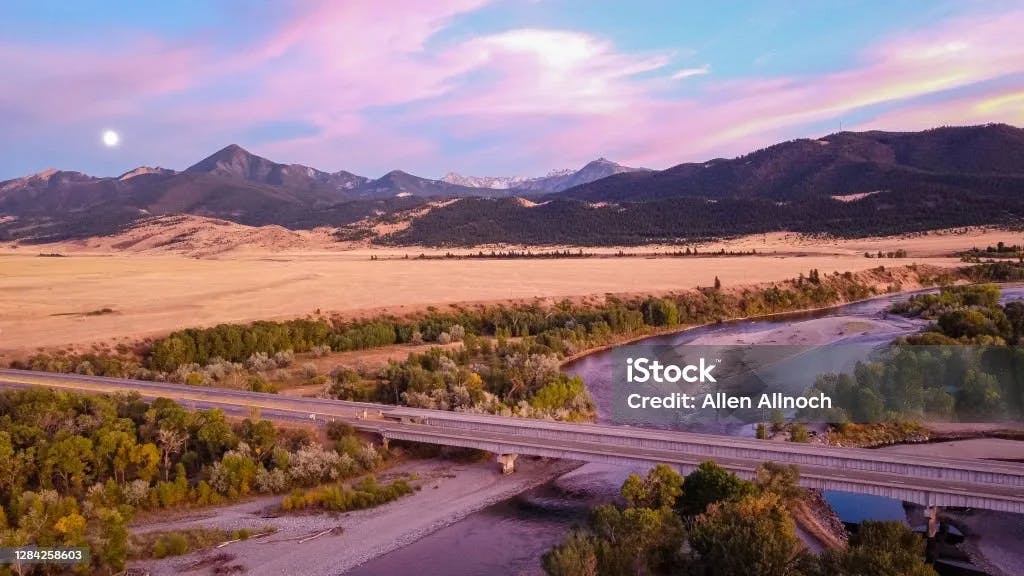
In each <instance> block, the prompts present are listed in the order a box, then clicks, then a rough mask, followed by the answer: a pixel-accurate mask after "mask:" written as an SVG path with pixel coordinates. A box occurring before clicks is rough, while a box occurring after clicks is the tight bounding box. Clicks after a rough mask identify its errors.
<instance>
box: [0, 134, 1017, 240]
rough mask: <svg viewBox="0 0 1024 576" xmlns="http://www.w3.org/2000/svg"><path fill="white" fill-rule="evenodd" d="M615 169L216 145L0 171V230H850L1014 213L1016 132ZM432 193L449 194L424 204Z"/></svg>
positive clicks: (494, 233) (793, 145)
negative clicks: (221, 226)
mask: <svg viewBox="0 0 1024 576" xmlns="http://www.w3.org/2000/svg"><path fill="white" fill-rule="evenodd" d="M624 168H626V167H622V166H621V165H618V164H615V163H614V162H611V161H609V160H606V159H604V158H599V159H597V160H594V161H592V162H590V163H588V164H587V165H585V166H584V167H583V168H581V169H580V170H578V171H575V172H572V173H571V174H569V173H566V174H555V175H554V176H549V177H554V178H564V179H565V180H564V181H563V183H570V182H572V181H573V179H576V181H579V180H587V179H590V178H593V177H596V179H593V180H590V181H587V182H582V183H578V184H574V185H571V186H570V187H567V188H565V189H564V190H561V191H557V192H543V191H535V190H530V189H529V188H527V187H525V186H524V187H521V188H511V189H492V188H479V187H472V186H462V185H459V184H455V183H451V182H446V181H444V180H443V179H442V180H433V179H429V178H422V177H419V176H415V175H413V174H409V173H407V172H403V171H401V170H393V171H391V172H388V173H387V174H385V175H383V176H381V177H380V178H377V179H372V180H371V179H369V178H365V177H362V176H357V175H355V174H352V173H349V172H345V171H338V172H333V173H329V172H324V171H321V170H317V169H315V168H311V167H309V166H305V165H302V164H282V163H277V162H273V161H271V160H268V159H266V158H263V157H260V156H257V155H255V154H252V153H250V152H248V151H246V150H245V149H244V148H242V147H240V146H238V145H229V146H226V147H224V148H222V149H220V150H218V151H217V152H215V153H214V154H212V155H210V156H207V157H206V158H203V159H202V160H200V161H199V162H197V163H195V164H193V165H192V166H190V167H189V168H187V169H186V170H184V171H181V172H177V171H174V170H169V169H165V168H154V167H138V168H136V169H133V170H130V171H128V172H125V173H124V174H121V175H120V176H116V177H95V176H90V175H88V174H83V173H81V172H75V171H70V170H58V169H47V170H44V171H42V172H39V173H36V174H32V175H29V176H25V177H22V178H16V179H11V180H7V181H3V182H0V240H21V241H25V242H46V241H51V240H54V239H66V238H82V237H88V236H95V235H104V234H111V233H114V232H116V231H118V230H121V229H123V228H124V227H125V226H130V225H131V224H132V223H133V222H136V221H138V220H140V219H142V218H148V217H152V216H160V215H173V214H192V215H196V216H202V217H208V218H220V219H224V220H230V221H232V222H236V223H239V224H243V225H247V226H263V225H268V224H276V225H280V226H284V227H287V228H290V229H293V230H297V229H310V228H313V227H318V226H328V227H345V226H349V225H353V224H354V223H356V222H361V221H365V220H367V219H370V220H372V219H380V220H382V221H387V220H388V219H393V218H397V217H401V216H399V215H400V214H402V213H408V214H414V216H412V217H411V221H410V223H409V225H408V226H403V227H402V228H401V230H396V231H393V232H391V235H390V236H388V237H380V238H376V241H378V242H385V243H407V244H430V245H446V246H456V245H459V246H461V245H473V244H476V243H503V242H515V243H530V242H531V238H532V241H533V242H536V243H547V242H555V243H567V244H572V243H581V244H601V243H619V244H622V243H636V242H645V241H658V242H676V241H682V240H683V239H687V238H703V237H707V236H709V235H716V236H729V235H735V234H740V233H751V232H766V231H775V230H780V229H782V227H785V228H787V229H790V230H793V231H803V232H810V233H830V234H835V235H840V236H842V235H847V236H849V235H871V234H875V233H883V232H884V233H887V234H889V233H899V232H900V231H916V230H923V229H930V228H932V227H954V226H968V225H983V224H996V223H999V224H1006V223H1009V224H1011V225H1013V224H1014V223H1016V225H1020V222H1021V221H1024V130H1022V129H1020V128H1016V127H1013V126H1009V125H1005V124H990V125H981V126H965V127H941V128H935V129H931V130H925V131H921V132H884V131H868V132H839V133H835V134H830V135H828V136H823V137H821V138H802V139H797V140H791V141H788V142H782V143H778V144H775V145H772V146H768V147H765V148H763V149H760V150H756V151H753V152H750V153H749V154H744V155H742V156H738V157H736V158H732V159H723V158H718V159H712V160H707V161H705V162H687V163H683V164H678V165H676V166H672V167H670V168H667V169H665V170H645V169H629V170H628V171H623V170H620V171H618V172H615V171H616V170H618V169H624ZM609 171H611V172H613V173H611V174H608V175H606V176H603V177H601V176H600V175H601V174H604V173H607V172H609ZM542 178H543V177H542ZM514 196H526V197H529V198H530V199H532V200H534V201H535V202H539V204H534V203H531V202H524V201H521V200H519V199H516V198H513V197H514ZM431 198H456V200H455V201H452V202H442V203H437V204H435V205H430V206H428V202H429V199H431ZM424 206H427V207H426V208H424V209H422V210H419V209H417V208H420V207H424ZM413 209H417V210H413ZM702 214H704V215H706V216H702ZM383 228H386V227H382V229H383Z"/></svg>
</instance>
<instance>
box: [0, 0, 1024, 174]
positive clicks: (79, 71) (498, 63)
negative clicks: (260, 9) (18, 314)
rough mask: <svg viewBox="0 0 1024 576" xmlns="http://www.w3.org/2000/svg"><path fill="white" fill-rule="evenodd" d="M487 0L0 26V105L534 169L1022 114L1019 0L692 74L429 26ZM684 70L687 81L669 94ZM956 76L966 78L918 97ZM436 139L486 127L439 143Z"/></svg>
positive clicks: (32, 113) (37, 114) (564, 33)
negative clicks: (837, 64)
mask: <svg viewBox="0 0 1024 576" xmlns="http://www.w3.org/2000/svg"><path fill="white" fill-rule="evenodd" d="M486 1H487V0H455V1H450V2H443V1H438V2H420V1H418V0H395V1H394V2H386V3H385V2H373V1H369V0H351V1H346V2H332V1H326V0H324V1H320V2H316V3H298V4H296V5H295V6H294V9H293V11H292V12H291V13H289V14H287V15H285V16H284V17H283V19H282V21H281V24H280V25H279V26H277V27H276V28H275V29H273V30H271V31H270V32H269V33H268V34H266V35H265V36H264V37H262V38H257V39H255V40H254V41H252V42H251V43H250V44H248V45H247V46H245V47H244V49H241V50H237V49H235V50H232V51H231V52H230V53H228V52H226V50H225V49H224V48H223V47H220V46H218V45H217V44H216V43H215V42H213V37H211V36H199V37H192V38H187V39H185V40H181V41H177V42H172V41H168V40H161V39H156V38H140V37H131V38H119V39H112V41H111V42H110V43H108V44H107V47H104V46H101V45H99V44H97V45H96V46H94V47H90V48H89V49H80V48H77V47H76V48H71V49H69V48H60V47H57V46H43V47H38V46H31V47H30V46H21V45H15V44H10V43H4V42H2V41H0V71H3V74H4V77H5V82H6V85H5V89H4V90H3V91H0V109H4V110H5V111H9V112H10V113H11V114H13V115H15V116H17V117H18V118H19V122H18V124H20V125H21V126H22V129H24V130H27V129H31V128H37V127H39V126H43V127H46V128H48V129H51V130H57V131H59V130H60V129H61V128H62V127H64V126H68V125H73V124H75V123H81V122H101V121H104V120H106V119H109V118H117V119H120V120H122V121H124V122H127V123H130V122H137V123H141V124H145V125H147V126H150V127H152V126H154V125H157V121H159V123H160V124H159V125H160V126H161V129H166V135H165V136H164V137H162V138H161V139H160V142H157V143H154V144H153V146H155V147H158V148H161V149H163V150H164V151H166V150H172V149H174V150H180V149H182V148H187V149H188V151H189V154H192V153H193V152H195V150H194V148H195V147H196V145H197V144H196V141H197V140H202V142H203V145H205V143H206V141H207V140H210V139H224V138H227V137H228V136H226V135H231V134H239V133H244V131H245V129H247V128H249V127H252V126H254V125H260V124H264V123H267V122H278V121H289V122H298V123H304V124H307V125H309V126H311V127H313V128H314V129H315V132H316V133H315V134H314V135H307V136H301V137H296V138H292V139H289V140H285V141H279V142H275V143H270V144H263V145H260V146H259V147H254V148H256V151H258V152H261V153H264V154H266V155H269V156H272V157H275V158H280V159H281V160H283V161H297V162H303V163H310V164H313V165H316V166H318V167H322V168H324V169H341V168H347V169H359V168H360V167H361V166H374V167H380V168H381V169H383V167H384V166H388V167H404V166H407V165H409V164H412V165H416V166H434V169H433V171H434V172H436V173H438V174H439V173H440V172H442V171H444V170H446V169H447V168H448V167H451V166H456V165H457V166H460V167H466V169H470V170H471V169H473V166H474V165H477V164H489V163H491V160H490V159H491V158H493V156H494V155H495V154H496V153H501V154H504V155H507V156H511V157H514V158H515V159H516V162H517V163H518V164H521V165H522V166H523V167H524V168H529V169H530V170H534V171H535V170H544V169H546V168H548V167H559V166H565V165H570V166H571V165H578V164H581V163H582V162H585V161H587V160H589V159H592V158H594V157H596V156H600V155H604V156H609V157H612V158H614V159H616V160H619V161H624V162H629V163H632V164H638V165H647V166H651V167H665V166H669V165H672V164H675V163H678V162H681V161H684V160H699V159H702V158H706V157H708V156H712V155H732V154H736V153H741V152H745V151H748V150H750V149H752V148H756V147H760V146H763V145H765V144H769V143H772V142H774V141H777V140H780V139H786V138H790V137H794V136H800V135H807V132H808V131H809V130H812V129H814V128H813V127H815V126H819V125H821V124H822V123H824V122H829V121H831V120H838V119H840V118H843V117H844V116H846V115H852V114H853V113H857V114H858V116H860V117H863V116H864V115H865V114H868V115H869V114H870V113H871V110H872V109H873V107H878V108H885V109H886V110H891V109H893V108H896V111H883V112H878V113H877V114H876V118H875V119H874V120H873V121H871V122H867V123H865V125H871V126H876V127H880V128H900V129H905V128H924V127H928V126H932V125H935V124H953V123H977V122H987V121H1007V122H1016V123H1022V122H1024V116H1022V112H1021V107H1022V105H1024V99H1022V97H1021V90H1014V89H1012V88H1007V87H1005V86H1006V82H995V83H1002V84H1003V86H1004V87H1003V88H998V89H996V88H990V89H987V90H983V89H982V88H984V85H985V83H992V82H993V81H995V80H997V79H1002V78H1008V77H1013V75H1015V74H1024V38H1022V37H1021V35H1020V34H1019V32H1018V30H1020V29H1022V28H1024V11H1017V12H1011V13H1004V14H1001V15H999V16H998V17H987V16H976V17H965V18H957V19H954V20H950V21H948V22H945V23H943V24H941V25H938V26H936V27H934V28H932V29H928V30H918V31H911V32H906V33H901V34H898V35H894V36H892V37H890V38H888V39H883V40H882V41H880V42H877V43H875V44H873V45H871V46H868V47H865V48H864V50H863V51H862V53H861V54H860V57H859V59H858V60H857V61H856V63H855V64H854V65H851V66H849V67H848V68H846V69H844V70H839V71H835V72H831V73H825V74H818V75H813V76H806V77H797V76H792V77H772V76H762V77H752V78H744V79H730V80H719V79H715V78H714V77H713V76H702V75H703V74H704V73H706V72H707V71H709V70H710V69H711V68H712V67H713V66H714V58H713V54H702V55H700V57H701V58H702V60H703V59H705V58H706V59H707V61H709V62H710V63H709V64H705V65H702V66H692V65H691V66H688V67H687V66H680V63H679V62H677V60H679V59H680V58H682V57H686V58H689V59H692V58H693V57H695V56H696V54H694V53H682V52H679V51H675V52H673V51H649V52H629V51H624V50H622V49H620V48H618V47H616V46H615V45H614V44H613V43H612V42H611V41H610V40H608V39H605V38H602V37H600V36H597V35H594V34H590V33H587V32H583V31H578V30H556V29H542V28H520V29H510V30H504V31H500V32H497V33H492V34H486V35H477V36H475V37H474V36H470V37H458V38H456V39H446V38H445V37H444V36H443V35H441V34H440V33H441V32H442V31H445V30H446V29H447V28H448V27H449V26H451V25H452V23H453V22H455V21H456V19H457V18H459V17H460V16H462V15H465V14H467V13H470V12H473V11H475V10H478V9H479V8H481V7H482V6H483V5H484V4H485V3H486ZM691 64H693V62H691ZM715 69H716V70H718V68H715ZM697 76H702V77H701V78H700V79H698V78H696V77H697ZM684 78H685V79H686V80H685V81H683V79H684ZM695 81H696V82H699V84H697V85H696V86H698V88H694V90H696V91H693V90H691V91H690V92H687V93H686V96H680V95H678V94H679V92H678V91H679V90H680V86H683V85H685V86H691V87H692V86H693V84H691V83H693V82H695ZM236 84H237V86H239V88H233V87H234V86H236ZM968 90H969V91H971V92H973V93H974V94H975V95H974V96H971V97H967V96H962V95H961V96H959V97H946V98H944V99H943V100H942V101H941V102H938V103H935V102H932V103H922V100H925V99H927V100H934V99H935V98H936V95H942V94H943V93H950V92H953V93H955V92H958V91H968ZM211 94H216V96H211ZM382 109H383V110H386V113H384V112H379V110H382ZM375 111H378V112H375ZM435 131H441V134H438V133H437V132H435ZM197 135H202V136H201V137H197ZM439 136H443V137H444V138H441V137H439ZM446 138H458V139H466V140H472V141H476V140H480V141H484V142H487V144H483V145H481V147H480V148H479V149H478V150H476V151H474V152H470V153H469V154H468V155H466V156H462V157H459V158H457V159H452V158H449V157H445V154H446V150H445V149H444V148H443V146H442V144H441V142H443V140H444V139H446ZM224 143H226V141H225V142H224ZM243 144H245V143H244V142H243ZM205 151H206V150H200V151H199V152H205Z"/></svg>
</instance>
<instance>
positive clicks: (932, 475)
mask: <svg viewBox="0 0 1024 576" xmlns="http://www.w3.org/2000/svg"><path fill="white" fill-rule="evenodd" d="M0 386H7V387H30V386H45V387H50V388H56V389H67V390H75V391H84V392H101V393H114V392H129V391H134V392H138V393H139V394H140V395H142V396H143V397H144V398H148V399H152V398H156V397H166V398H170V399H172V400H175V401H177V402H179V403H181V404H183V405H184V406H186V407H188V408H191V409H199V408H204V409H205V408H221V409H223V410H225V411H226V412H228V413H231V414H235V415H245V414H246V413H247V412H248V411H250V410H252V409H259V410H260V413H261V416H262V417H263V418H268V419H276V420H285V421H297V420H303V421H316V422H320V423H322V422H326V421H330V420H332V419H333V420H343V421H345V422H348V423H349V424H351V425H353V426H355V427H356V428H358V429H360V430H364V431H369V432H375V433H378V434H380V435H381V436H382V437H384V438H389V439H395V440H409V441H417V442H425V443H431V444H441V445H448V446H460V447H467V448H477V449H481V450H487V451H489V452H494V453H496V454H523V455H534V456H544V457H552V458H565V459H572V460H581V461H588V462H609V463H621V464H637V463H643V464H654V463H661V462H663V463H666V464H670V465H673V466H676V467H677V468H679V469H680V470H681V471H683V472H686V471H689V470H691V469H692V468H694V467H696V466H697V465H699V464H700V462H703V461H705V460H715V461H716V462H718V463H719V464H721V465H722V466H724V467H726V468H728V469H730V470H732V471H734V472H736V473H737V474H740V475H741V476H745V477H750V476H752V475H753V473H754V471H755V470H756V468H757V466H758V465H760V464H761V463H762V462H767V461H771V462H777V463H782V464H796V465H798V466H799V468H800V473H801V484H803V485H804V486H807V487H812V488H820V489H827V490H840V491H847V492H857V493H864V494H874V495H878V496H885V497H889V498H895V499H900V500H906V501H910V502H915V503H918V504H921V505H924V506H957V507H974V508H986V509H991V510H1000V511H1006V512H1016V513H1024V464H1017V463H1008V462H997V461H987V460H974V459H958V458H934V457H923V456H908V455H902V454H888V453H882V452H878V451H875V450H865V449H857V448H833V447H825V446H820V445H808V444H794V443H775V442H766V441H764V440H755V439H749V438H736V437H732V436H717V435H710V434H695V433H688V432H676V431H663V430H648V429H641V428H632V427H623V426H609V425H601V424H572V423H564V422H553V421H543V420H530V419H522V418H508V417H501V416H491V415H480V414H466V413H459V412H445V411H439V410H422V409H414V408H405V407H401V406H391V405H384V404H370V403H361V402H344V401H337V400H326V399H315V398H291V397H284V396H279V395H275V394H262V393H256V392H246V391H239V390H226V389H220V388H201V387H194V386H187V385H182V384H167V383H158V382H147V381H137V380H122V379H114V378H101V377H95V376H81V375H72V374H50V373H42V372H25V371H18V370H0Z"/></svg>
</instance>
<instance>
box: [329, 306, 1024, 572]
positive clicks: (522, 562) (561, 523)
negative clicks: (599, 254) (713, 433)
mask: <svg viewBox="0 0 1024 576" xmlns="http://www.w3.org/2000/svg"><path fill="white" fill-rule="evenodd" d="M905 298H907V295H906V294H902V295H896V296H886V297H882V298H876V299H872V300H868V301H864V302H858V303H855V304H849V305H846V306H840V307H837V308H832V309H828V310H821V311H814V312H799V313H793V314H787V315H782V316H775V317H772V318H769V319H762V320H738V321H731V322H724V323H721V324H716V325H712V326H703V327H698V328H693V329H690V330H685V331H682V332H677V333H673V334H667V335H662V336H655V337H652V338H650V339H648V340H645V343H650V344H660V345H668V346H679V345H683V344H694V343H696V344H701V343H709V342H714V343H718V344H721V343H726V342H729V343H742V342H745V341H747V340H749V338H750V337H751V336H752V335H755V334H765V333H769V334H774V333H776V332H779V331H786V332H788V333H793V334H797V333H800V332H801V331H802V330H806V331H809V332H811V333H817V332H820V326H821V325H822V322H821V321H822V320H823V319H829V318H832V319H842V320H843V323H844V324H845V325H849V324H850V323H851V322H857V321H862V322H864V323H865V324H864V326H870V327H869V329H867V330H860V329H858V330H856V331H851V333H850V334H849V335H844V336H842V337H841V338H840V340H841V341H842V342H843V343H844V344H859V345H872V344H884V343H887V342H889V341H891V340H893V339H895V338H897V337H899V336H902V335H906V334H911V333H914V332H917V331H919V330H920V329H921V328H922V326H923V325H924V323H923V322H920V321H916V320H908V319H905V318H901V317H897V316H891V315H887V314H885V310H886V308H888V307H889V305H891V304H892V303H893V302H894V301H896V300H902V299H905ZM1003 298H1004V300H1014V299H1021V298H1024V286H1013V287H1004V288H1003ZM833 338H834V335H833ZM835 341H836V340H833V343H834V342H835ZM613 361H614V355H613V351H612V350H605V351H601V352H597V353H594V354H591V355H589V356H585V357H583V358H581V359H579V360H577V361H575V362H573V363H571V364H570V365H568V366H567V367H566V371H567V372H569V373H570V374H572V375H578V376H581V377H583V380H584V382H586V384H587V388H588V389H589V390H590V392H591V394H592V395H593V396H594V399H595V401H596V402H597V405H598V419H599V420H604V421H607V419H608V415H609V406H610V404H611V374H612V370H611V365H612V362H613ZM723 432H728V433H731V434H752V433H753V432H752V428H751V427H749V426H746V427H743V428H741V429H730V430H728V431H726V430H723ZM634 471H636V472H640V473H643V472H644V470H643V469H641V468H637V469H636V470H634V469H631V468H629V467H623V466H612V465H605V464H586V465H584V466H581V467H580V468H579V469H577V470H575V471H573V472H570V473H568V474H566V475H564V476H562V477H560V478H558V479H556V480H555V481H553V482H551V483H548V484H546V485H543V486H539V487H537V488H534V489H532V490H529V491H527V492H524V493H522V494H520V495H519V496H517V497H515V498H513V499H511V500H508V501H505V502H502V503H500V504H496V505H494V506H491V507H489V508H486V509H484V510H482V511H480V512H478V513H476V514H472V515H470V516H468V517H466V518H465V519H463V520H461V521H459V522H456V523H455V524H452V525H451V526H448V527H446V528H442V529H441V530H438V531H437V532H434V533H433V534H430V535H429V536H426V537H424V538H422V539H420V540H417V541H416V542H414V543H412V544H410V545H408V546H406V547H404V548H401V549H399V550H396V551H394V552H392V553H390V554H387V555H384V556H382V557H379V558H377V559H375V560H372V561H370V562H368V563H366V564H364V565H362V566H360V567H357V568H355V569H354V570H351V571H349V572H348V573H347V574H348V575H349V576H393V575H395V574H410V573H416V574H445V575H450V576H477V575H481V574H487V575H489V576H523V575H535V574H542V573H543V572H542V570H541V567H540V557H541V556H542V555H543V554H544V552H546V551H547V550H548V549H550V548H551V546H553V545H554V544H556V543H558V542H559V541H561V540H562V538H563V537H564V536H565V534H566V533H567V532H568V531H569V530H570V529H571V527H572V526H573V525H576V524H582V523H584V522H585V521H586V516H587V511H588V509H589V507H590V506H591V505H593V504H596V503H599V502H606V501H608V500H609V499H610V498H612V497H613V496H614V495H615V494H617V492H618V489H619V486H621V484H622V482H623V481H624V480H625V478H626V477H627V476H628V475H629V474H630V473H631V472H634ZM825 497H826V499H827V500H828V501H829V503H830V504H831V505H832V507H833V508H834V509H835V510H836V512H837V513H838V514H839V516H840V518H842V519H843V521H845V522H852V523H856V522H861V521H863V520H904V519H905V518H906V513H905V511H904V509H903V506H902V503H901V502H899V501H896V500H891V499H888V498H881V497H877V496H867V495H859V494H848V493H841V492H826V493H825Z"/></svg>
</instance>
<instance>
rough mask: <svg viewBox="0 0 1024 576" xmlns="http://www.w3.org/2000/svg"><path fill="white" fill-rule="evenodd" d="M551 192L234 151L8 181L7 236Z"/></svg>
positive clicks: (0, 218) (291, 221)
mask: <svg viewBox="0 0 1024 576" xmlns="http://www.w3.org/2000/svg"><path fill="white" fill-rule="evenodd" d="M622 170H632V169H630V168H626V167H623V166H619V165H618V164H615V163H613V162H609V161H607V160H604V159H601V160H598V161H595V162H591V163H590V164H587V165H586V166H584V168H583V169H581V170H578V171H574V172H567V173H565V174H560V175H559V176H558V177H557V182H555V180H551V177H548V178H540V179H524V182H525V183H526V185H528V186H533V185H534V184H536V181H537V180H545V181H550V186H552V187H556V188H557V187H559V186H560V184H558V183H559V182H562V183H564V182H570V181H571V182H589V181H590V180H592V179H595V178H600V177H602V175H607V174H610V173H614V172H616V171H622ZM537 190H540V191H541V192H543V191H544V190H545V189H543V188H526V187H524V188H523V189H522V190H508V189H505V190H501V189H493V188H489V187H477V186H472V185H460V184H458V183H452V182H448V181H444V180H433V179H429V178H422V177H419V176H415V175H412V174H409V173H407V172H402V171H400V170H394V171H392V172H388V173H387V174H385V175H384V176H382V177H380V178H377V179H370V178H367V177H364V176H359V175H356V174H353V173H351V172H347V171H344V170H342V171H338V172H324V171H322V170H317V169H316V168H311V167H309V166H305V165H302V164H281V163H277V162H274V161H271V160H268V159H266V158H263V157H261V156H257V155H255V154H252V153H250V152H248V151H247V150H245V149H244V148H242V147H241V146H238V145H235V144H232V145H230V146H226V147H224V148H222V149H221V150H218V151H217V152H215V153H214V154H212V155H210V156H208V157H206V158H204V159H202V160H200V161H199V162H197V163H195V164H193V165H192V166H190V167H188V168H186V169H185V170H183V171H181V172H178V171H175V170H169V169H166V168H153V167H147V166H142V167H139V168H136V169H134V170H131V171H129V172H126V173H125V174H122V175H120V176H117V177H95V176H89V175H87V174H83V173H81V172H73V171H63V170H46V171H44V172H40V173H38V174H33V175H31V176H26V177H24V178H16V179H12V180H7V181H4V182H0V239H8V240H10V239H22V240H23V241H24V240H28V241H36V242H44V241H54V240H62V239H67V238H77V237H83V236H93V235H103V234H109V233H112V232H114V231H116V230H118V229H121V228H123V227H124V226H125V225H128V224H130V223H131V222H133V221H135V220H136V219H138V218H144V217H148V216H152V215H164V214H195V215H199V216H209V217H215V218H222V219H226V220H231V221H234V222H238V223H241V224H247V225H253V226H260V225H266V224H280V225H283V226H286V227H289V228H312V227H316V226H342V225H346V224H350V223H352V222H355V221H358V220H360V219H363V218H366V217H368V216H371V215H378V214H386V213H393V212H395V211H402V210H407V209H409V208H412V207H415V206H418V205H420V204H422V203H423V202H424V201H425V200H424V199H426V198H449V197H462V196H484V197H490V196H505V195H511V194H515V193H533V192H536V191H537Z"/></svg>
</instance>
